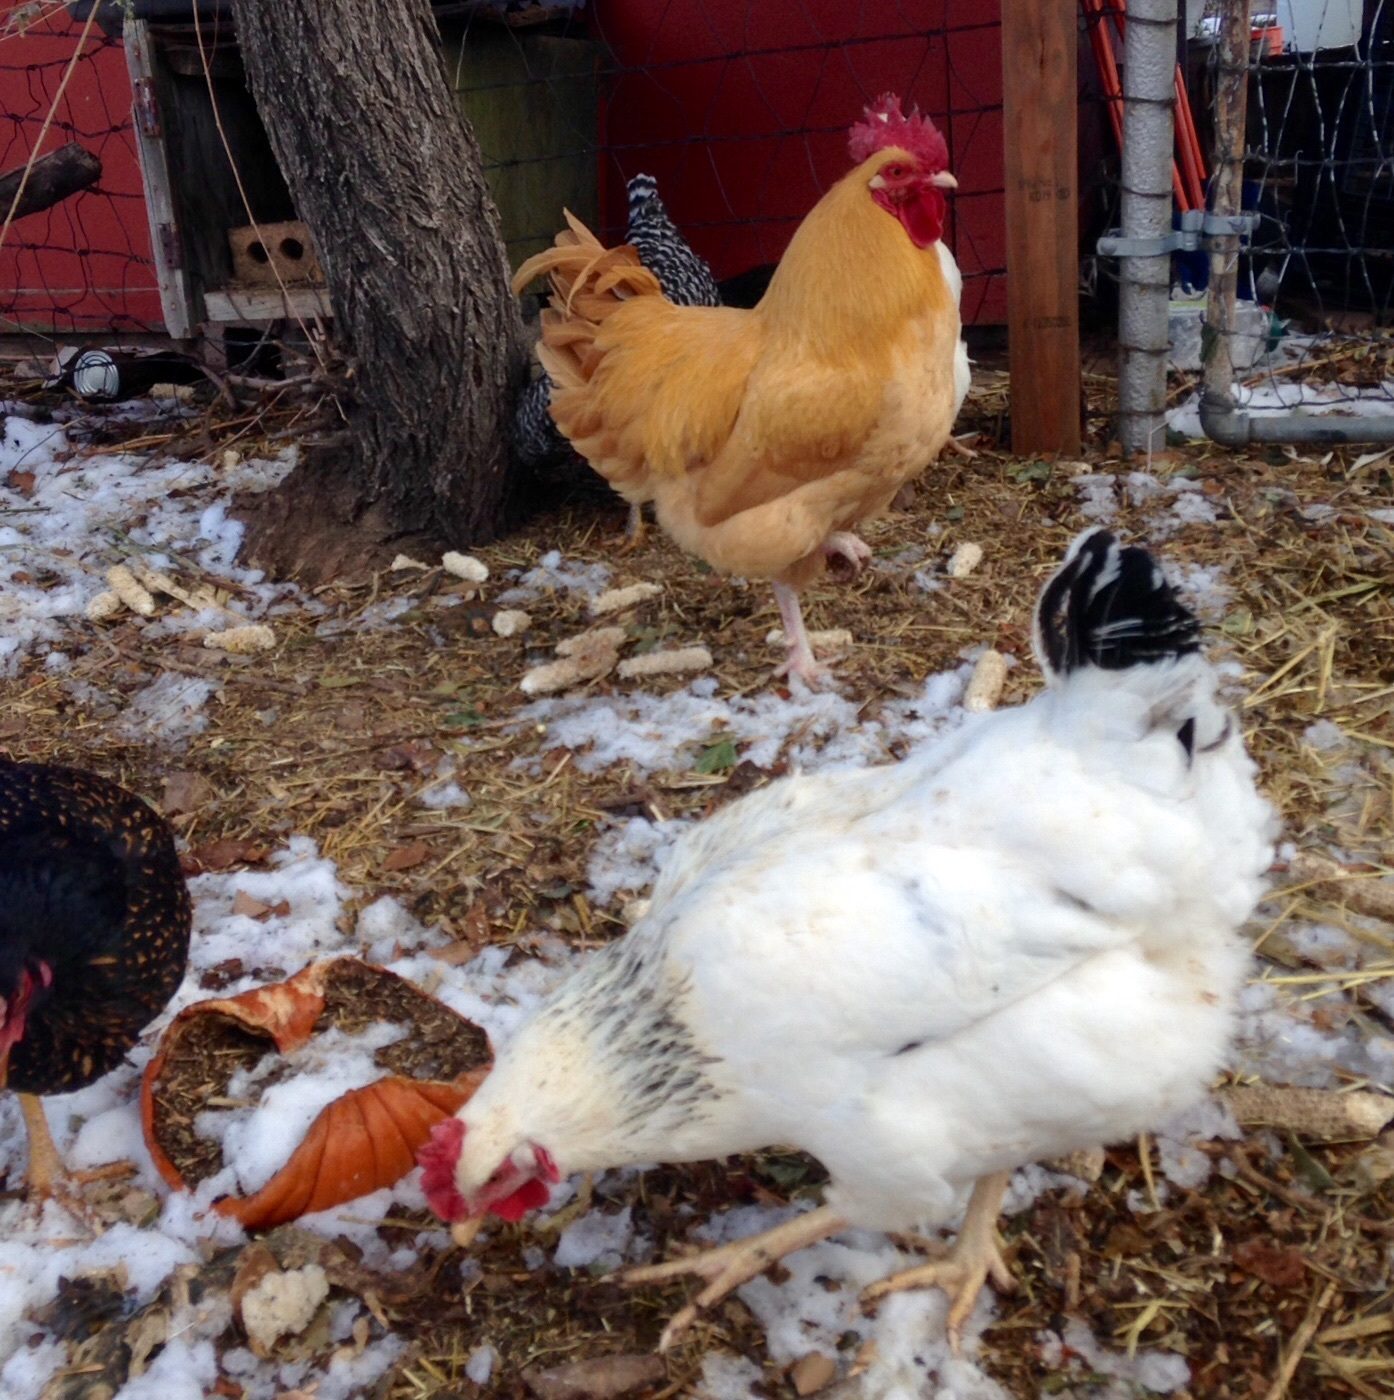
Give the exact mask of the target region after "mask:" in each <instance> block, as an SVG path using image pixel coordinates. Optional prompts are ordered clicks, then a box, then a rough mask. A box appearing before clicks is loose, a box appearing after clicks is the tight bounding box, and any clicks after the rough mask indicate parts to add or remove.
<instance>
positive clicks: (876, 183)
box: [866, 175, 886, 190]
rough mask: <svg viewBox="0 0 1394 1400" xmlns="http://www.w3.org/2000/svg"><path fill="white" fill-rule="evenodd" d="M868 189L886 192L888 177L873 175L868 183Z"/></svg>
mask: <svg viewBox="0 0 1394 1400" xmlns="http://www.w3.org/2000/svg"><path fill="white" fill-rule="evenodd" d="M866 187H867V189H869V190H884V189H885V188H886V177H885V176H884V175H873V176H872V177H871V179H869V180H868V181H867V182H866Z"/></svg>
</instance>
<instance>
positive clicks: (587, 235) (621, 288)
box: [513, 210, 663, 408]
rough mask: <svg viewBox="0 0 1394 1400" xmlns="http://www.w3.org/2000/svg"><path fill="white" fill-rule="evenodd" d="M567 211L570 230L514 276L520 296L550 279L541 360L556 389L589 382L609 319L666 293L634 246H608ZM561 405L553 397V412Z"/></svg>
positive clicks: (539, 356) (538, 354)
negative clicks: (598, 337)
mask: <svg viewBox="0 0 1394 1400" xmlns="http://www.w3.org/2000/svg"><path fill="white" fill-rule="evenodd" d="M565 213H566V224H567V226H566V228H564V229H563V230H562V231H561V232H560V233H559V234H557V237H556V241H555V242H554V244H553V245H552V247H550V248H547V249H545V250H544V251H543V252H541V253H535V254H534V255H533V256H532V257H530V258H529V259H528V260H527V261H526V262H525V263H523V264H522V266H521V267H519V269H518V271H517V272H516V273H515V274H514V277H513V290H514V291H515V292H521V291H522V290H523V288H524V287H526V286H527V285H528V283H529V282H531V281H532V280H533V278H535V277H546V278H547V280H548V282H549V284H550V286H551V297H550V298H549V300H548V309H547V310H546V311H544V312H543V313H542V339H541V340H540V341H539V343H538V346H537V358H538V360H539V361H540V363H541V365H542V367H543V369H545V370H546V371H547V374H548V377H549V378H550V379H551V381H552V384H553V386H554V388H556V389H567V388H576V387H579V386H580V385H583V384H584V383H585V382H586V381H587V380H588V379H589V378H590V376H591V374H592V373H593V372H594V369H595V366H596V363H597V357H596V355H595V353H594V351H593V348H592V347H593V346H594V343H595V331H596V327H597V326H599V325H600V324H601V323H602V322H603V321H604V320H605V318H606V317H607V316H609V315H611V314H612V313H613V312H615V311H617V310H618V309H619V308H620V307H621V306H622V305H624V303H625V302H626V301H628V300H629V299H630V298H631V297H638V296H662V295H663V289H662V288H661V287H660V286H659V283H658V278H656V277H655V276H654V275H653V273H652V272H650V271H649V270H648V268H646V267H645V266H644V265H643V264H642V263H641V262H640V261H639V254H638V253H637V252H636V251H635V250H634V249H633V248H631V247H630V246H629V244H627V243H622V244H620V245H619V246H618V247H615V248H607V247H606V246H605V245H604V244H603V243H602V242H601V241H600V240H599V239H598V238H597V237H596V236H595V235H594V234H593V233H592V232H591V231H590V229H588V228H587V227H586V226H585V224H583V223H582V222H581V221H580V219H578V218H577V217H576V216H575V215H574V214H573V213H571V211H570V210H566V211H565ZM556 403H557V400H556V397H555V396H553V399H552V404H553V408H555V407H556Z"/></svg>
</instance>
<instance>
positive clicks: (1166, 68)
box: [1118, 0, 1176, 452]
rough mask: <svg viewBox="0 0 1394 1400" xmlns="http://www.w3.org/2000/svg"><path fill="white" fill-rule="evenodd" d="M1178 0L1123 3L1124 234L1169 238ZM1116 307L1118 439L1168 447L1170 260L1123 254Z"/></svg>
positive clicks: (1133, 445) (1126, 444)
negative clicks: (1125, 19) (1125, 18)
mask: <svg viewBox="0 0 1394 1400" xmlns="http://www.w3.org/2000/svg"><path fill="white" fill-rule="evenodd" d="M1175 73H1176V0H1128V25H1127V31H1126V34H1125V36H1124V40H1123V188H1122V209H1121V215H1122V220H1121V221H1122V235H1123V238H1124V239H1125V240H1127V239H1149V240H1151V239H1158V240H1163V239H1165V238H1166V237H1167V236H1168V235H1169V234H1170V233H1171V195H1172V149H1173V136H1172V119H1173V107H1174V104H1175V100H1176V91H1175ZM1119 277H1120V281H1121V287H1120V292H1119V301H1118V344H1119V366H1118V436H1119V438H1120V440H1121V441H1122V444H1123V449H1124V451H1126V452H1148V451H1159V450H1160V449H1162V448H1163V447H1165V446H1166V382H1167V378H1166V376H1167V351H1168V348H1169V346H1168V340H1167V311H1168V304H1169V302H1170V300H1171V255H1170V253H1166V252H1163V253H1149V254H1146V255H1144V256H1140V257H1139V256H1133V255H1125V256H1124V257H1123V258H1122V260H1121V263H1120V270H1119Z"/></svg>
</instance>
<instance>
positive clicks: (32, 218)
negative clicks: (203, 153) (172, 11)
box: [0, 6, 161, 334]
mask: <svg viewBox="0 0 1394 1400" xmlns="http://www.w3.org/2000/svg"><path fill="white" fill-rule="evenodd" d="M3 8H4V7H3V6H0V14H2V13H3ZM35 8H36V10H39V12H40V15H41V17H40V18H37V19H36V20H34V22H32V23H31V24H29V25H28V26H26V27H22V28H21V27H18V25H19V24H20V21H19V20H18V19H17V17H16V19H15V23H16V26H17V27H15V28H13V29H10V30H9V31H8V32H5V33H2V34H0V170H10V169H13V168H14V167H15V166H22V165H23V164H24V162H25V161H26V160H27V159H28V158H29V154H30V152H31V151H32V150H33V149H34V144H35V142H36V141H37V140H38V139H39V133H40V130H41V129H42V127H43V123H44V118H45V117H46V116H47V115H48V112H49V109H50V107H51V105H52V103H53V98H54V95H55V94H56V93H57V91H58V88H59V85H60V83H61V81H62V77H63V72H64V70H65V68H66V66H67V64H68V60H69V59H70V58H71V57H72V55H73V50H74V46H75V44H76V42H77V39H78V36H79V35H80V34H81V32H82V25H81V24H80V23H78V22H75V21H73V20H71V19H70V18H69V17H68V14H67V11H66V10H63V9H56V10H55V9H54V8H53V7H51V6H47V7H35ZM44 9H46V10H47V11H48V12H47V14H43V13H42V11H43V10H44ZM69 141H78V142H80V143H81V144H82V145H83V146H85V147H86V148H87V149H88V150H90V151H92V152H94V153H95V154H96V155H97V157H98V158H99V159H100V160H101V162H102V176H101V179H100V180H99V181H98V183H97V184H96V185H95V186H92V187H91V188H89V189H87V190H84V191H82V192H81V193H80V194H77V195H74V196H72V197H71V198H69V199H66V200H64V201H63V202H62V203H61V204H56V205H54V206H53V207H52V208H51V209H45V210H42V211H41V212H39V213H37V214H30V215H28V216H27V217H26V218H23V219H20V220H17V221H16V222H15V223H14V224H12V225H11V227H10V229H9V231H8V233H7V234H6V236H5V242H4V246H3V247H0V334H6V333H10V332H15V331H18V330H20V329H21V328H24V329H36V330H43V331H53V332H57V333H58V334H62V333H63V332H64V331H74V330H78V331H82V330H88V331H111V330H118V331H120V330H126V331H148V330H150V329H152V328H158V327H159V326H160V324H161V312H160V298H159V293H158V290H157V287H156V282H155V270H154V267H153V265H152V263H151V260H150V232H149V225H148V223H147V220H146V214H145V199H144V195H143V193H142V191H141V183H140V166H139V163H138V159H137V156H136V152H135V145H134V140H133V135H132V131H131V84H130V79H129V76H128V74H127V70H126V56H125V53H124V51H123V50H122V48H121V46H120V44H119V43H116V42H114V41H112V40H110V39H108V38H106V37H105V36H104V35H103V34H102V31H101V30H100V29H99V28H97V27H96V26H93V28H92V30H91V32H90V33H89V35H88V38H87V42H86V44H85V45H84V47H83V51H82V54H81V56H80V57H79V58H78V61H77V63H76V65H75V66H74V68H73V72H72V77H71V78H70V79H69V81H68V86H67V88H66V89H65V90H64V93H63V96H62V98H61V100H60V101H59V104H58V108H57V111H56V113H55V115H54V120H53V123H52V124H51V125H50V127H49V129H48V132H47V134H46V135H45V137H44V139H43V144H42V147H41V148H40V150H39V154H40V155H46V154H47V153H48V152H49V151H52V150H56V149H57V148H58V147H59V146H62V145H65V144H66V143H67V142H69ZM0 219H3V211H0Z"/></svg>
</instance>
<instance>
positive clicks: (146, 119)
mask: <svg viewBox="0 0 1394 1400" xmlns="http://www.w3.org/2000/svg"><path fill="white" fill-rule="evenodd" d="M121 37H122V42H123V43H124V44H125V46H126V66H127V67H128V68H129V69H130V73H131V99H132V115H133V116H134V118H135V138H136V152H137V154H138V155H139V157H140V174H141V183H142V184H143V185H144V186H145V210H146V213H147V214H148V215H149V218H150V251H151V255H152V257H153V258H154V261H155V280H156V282H157V283H158V284H159V288H160V308H161V310H162V312H163V313H164V318H165V330H166V331H167V332H168V333H169V336H170V338H171V339H172V340H188V339H189V338H190V337H192V335H193V333H194V327H195V326H196V325H197V323H198V319H199V318H198V315H197V313H196V311H195V308H194V299H193V291H192V289H191V288H190V286H189V275H188V273H187V272H186V271H185V268H184V249H183V245H182V243H181V241H180V236H179V220H178V218H177V216H176V214H175V203H174V181H173V180H172V179H171V177H170V169H169V153H168V151H167V150H166V148H165V140H164V132H163V131H162V129H161V127H160V108H159V103H158V100H157V98H156V95H155V45H154V43H153V42H152V40H151V38H150V25H149V24H148V23H147V22H146V21H145V20H143V19H136V18H135V17H134V16H127V18H126V23H125V27H124V29H123V30H122V34H121ZM187 173H188V175H189V178H190V179H197V178H198V177H197V174H196V173H195V172H192V171H190V172H187Z"/></svg>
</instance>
